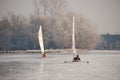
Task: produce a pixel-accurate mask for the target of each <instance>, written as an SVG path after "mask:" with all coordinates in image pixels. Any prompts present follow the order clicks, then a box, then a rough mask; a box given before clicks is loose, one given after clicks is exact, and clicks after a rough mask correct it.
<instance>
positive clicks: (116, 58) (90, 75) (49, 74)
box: [0, 51, 120, 80]
mask: <svg viewBox="0 0 120 80" xmlns="http://www.w3.org/2000/svg"><path fill="white" fill-rule="evenodd" d="M99 52H100V51H99ZM99 52H94V53H93V54H92V53H91V52H88V54H85V55H84V54H81V55H80V57H81V60H83V61H87V60H89V61H90V63H89V64H87V63H85V62H79V63H64V61H65V60H66V61H71V60H72V58H73V55H72V54H48V58H44V59H43V58H42V57H41V54H21V55H20V54H5V55H4V54H1V55H0V80H74V79H75V80H120V54H119V53H120V52H117V53H118V54H114V53H115V52H112V53H113V54H109V52H107V53H105V52H103V53H102V54H98V53H99ZM89 53H90V54H89ZM95 53H96V54H95ZM104 53H105V54H104Z"/></svg>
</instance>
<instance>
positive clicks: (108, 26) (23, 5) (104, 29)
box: [0, 0, 120, 34]
mask: <svg viewBox="0 0 120 80" xmlns="http://www.w3.org/2000/svg"><path fill="white" fill-rule="evenodd" d="M67 1H69V2H68V3H69V7H70V10H72V11H75V12H77V13H81V14H82V15H84V16H87V17H88V18H90V19H91V20H92V21H93V22H95V23H96V25H97V28H98V31H99V33H112V34H114V33H119V34H120V0H67ZM33 9H34V8H33V2H32V0H0V20H1V18H2V16H5V15H7V14H8V12H14V13H16V14H21V15H25V16H29V14H30V13H32V11H33Z"/></svg>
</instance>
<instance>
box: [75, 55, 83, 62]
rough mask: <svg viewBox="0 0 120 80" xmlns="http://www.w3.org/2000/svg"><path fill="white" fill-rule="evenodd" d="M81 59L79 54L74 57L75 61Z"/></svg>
mask: <svg viewBox="0 0 120 80" xmlns="http://www.w3.org/2000/svg"><path fill="white" fill-rule="evenodd" d="M79 61H81V60H80V57H79V55H77V56H76V57H74V59H73V62H79Z"/></svg>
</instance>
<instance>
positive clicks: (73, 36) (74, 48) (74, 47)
mask: <svg viewBox="0 0 120 80" xmlns="http://www.w3.org/2000/svg"><path fill="white" fill-rule="evenodd" d="M72 30H73V31H72V49H73V53H74V54H75V55H76V44H75V18H74V16H73V29H72Z"/></svg>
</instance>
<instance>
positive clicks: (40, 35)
mask: <svg viewBox="0 0 120 80" xmlns="http://www.w3.org/2000/svg"><path fill="white" fill-rule="evenodd" d="M38 39H39V44H40V48H41V52H42V54H44V52H45V50H44V43H43V34H42V27H41V25H40V28H39V33H38Z"/></svg>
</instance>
